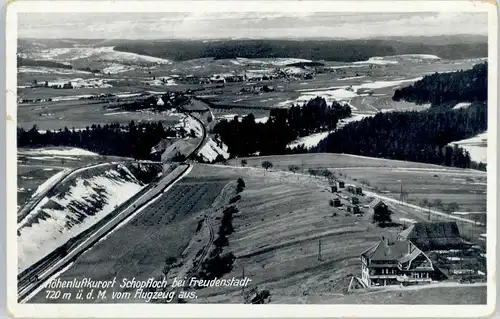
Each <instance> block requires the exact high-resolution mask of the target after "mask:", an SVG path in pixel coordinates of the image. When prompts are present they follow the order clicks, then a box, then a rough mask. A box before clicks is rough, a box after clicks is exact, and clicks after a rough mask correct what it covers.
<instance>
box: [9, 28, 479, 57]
mask: <svg viewBox="0 0 500 319" xmlns="http://www.w3.org/2000/svg"><path fill="white" fill-rule="evenodd" d="M18 44H19V51H22V50H29V49H30V48H46V49H48V48H60V47H72V46H74V45H76V46H114V47H115V50H116V51H122V52H131V53H137V54H143V55H148V56H153V57H158V58H164V59H169V60H175V61H184V60H191V59H198V58H215V59H230V58H236V57H243V58H286V57H294V58H301V59H308V60H314V61H318V60H319V61H321V60H325V61H342V62H354V61H363V60H367V59H369V58H370V57H373V56H388V55H398V54H412V53H414V54H433V55H437V56H439V57H441V58H443V59H464V58H479V57H486V56H487V55H488V44H487V37H481V36H473V35H461V36H442V37H408V38H399V37H387V38H384V39H358V40H348V39H346V40H343V39H332V40H329V39H315V40H272V39H271V40H245V39H240V40H217V41H208V40H204V41H203V40H153V41H151V40H102V39H94V40H79V39H48V40H45V39H19V41H18Z"/></svg>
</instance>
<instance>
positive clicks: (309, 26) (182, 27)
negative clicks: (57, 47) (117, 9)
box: [18, 12, 488, 39]
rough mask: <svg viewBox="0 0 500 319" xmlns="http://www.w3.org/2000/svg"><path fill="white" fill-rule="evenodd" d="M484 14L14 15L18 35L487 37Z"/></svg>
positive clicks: (196, 37)
mask: <svg viewBox="0 0 500 319" xmlns="http://www.w3.org/2000/svg"><path fill="white" fill-rule="evenodd" d="M487 30H488V21H487V14H486V13H453V12H432V13H422V12H414V13H352V12H351V13H324V12H321V13H318V12H302V13H300V12H298V13H290V12H283V13H280V12H269V13H263V12H253V13H252V12H248V13H243V12H231V13H228V12H225V13H213V12H211V13H210V12H208V13H205V12H189V13H19V15H18V37H20V38H52V39H56V38H79V39H94V38H97V39H226V38H351V39H359V38H373V37H386V36H438V35H456V34H472V35H487Z"/></svg>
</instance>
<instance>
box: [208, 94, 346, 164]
mask: <svg viewBox="0 0 500 319" xmlns="http://www.w3.org/2000/svg"><path fill="white" fill-rule="evenodd" d="M349 116H351V109H350V107H349V106H348V105H341V104H339V103H337V102H333V104H332V105H331V106H329V105H328V104H327V103H326V101H325V99H323V98H320V97H316V98H314V99H311V100H309V101H308V102H307V103H305V104H304V105H302V106H299V105H295V106H292V107H290V108H289V109H273V110H271V112H270V115H269V119H268V120H267V122H266V123H256V122H255V117H254V115H253V114H249V115H247V116H245V117H243V118H242V119H241V120H240V119H239V118H238V117H235V118H234V119H233V120H232V121H227V120H222V121H221V122H219V123H217V125H216V126H215V127H214V130H213V131H214V133H215V134H217V135H218V136H220V138H221V140H222V142H223V143H224V144H226V145H227V147H228V151H229V153H230V155H231V156H232V157H235V156H249V155H252V154H254V153H257V152H259V153H260V155H271V154H284V153H285V152H286V149H287V145H288V144H289V143H290V142H292V141H294V140H296V139H297V138H299V137H303V136H306V135H310V134H313V133H317V132H322V131H329V130H334V129H335V128H336V126H337V122H338V120H339V119H342V118H345V117H349Z"/></svg>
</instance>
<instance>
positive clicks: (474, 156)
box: [448, 132, 488, 163]
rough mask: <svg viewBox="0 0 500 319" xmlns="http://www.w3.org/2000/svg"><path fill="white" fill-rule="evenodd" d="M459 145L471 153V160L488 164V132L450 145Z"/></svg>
mask: <svg viewBox="0 0 500 319" xmlns="http://www.w3.org/2000/svg"><path fill="white" fill-rule="evenodd" d="M455 144H456V145H458V146H460V147H462V148H464V149H465V150H467V152H469V154H470V157H471V160H473V161H475V162H481V163H487V160H488V158H487V157H488V156H487V155H488V132H484V133H480V134H478V135H476V136H474V137H471V138H468V139H465V140H461V141H456V142H451V143H449V144H448V145H451V146H453V145H455Z"/></svg>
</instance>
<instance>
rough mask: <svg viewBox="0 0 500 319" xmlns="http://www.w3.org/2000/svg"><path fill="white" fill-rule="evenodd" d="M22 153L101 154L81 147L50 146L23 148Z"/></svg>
mask: <svg viewBox="0 0 500 319" xmlns="http://www.w3.org/2000/svg"><path fill="white" fill-rule="evenodd" d="M22 154H27V155H38V154H41V155H66V156H99V154H97V153H94V152H90V151H87V150H84V149H81V148H76V147H73V148H58V149H50V148H37V149H30V150H22Z"/></svg>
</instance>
